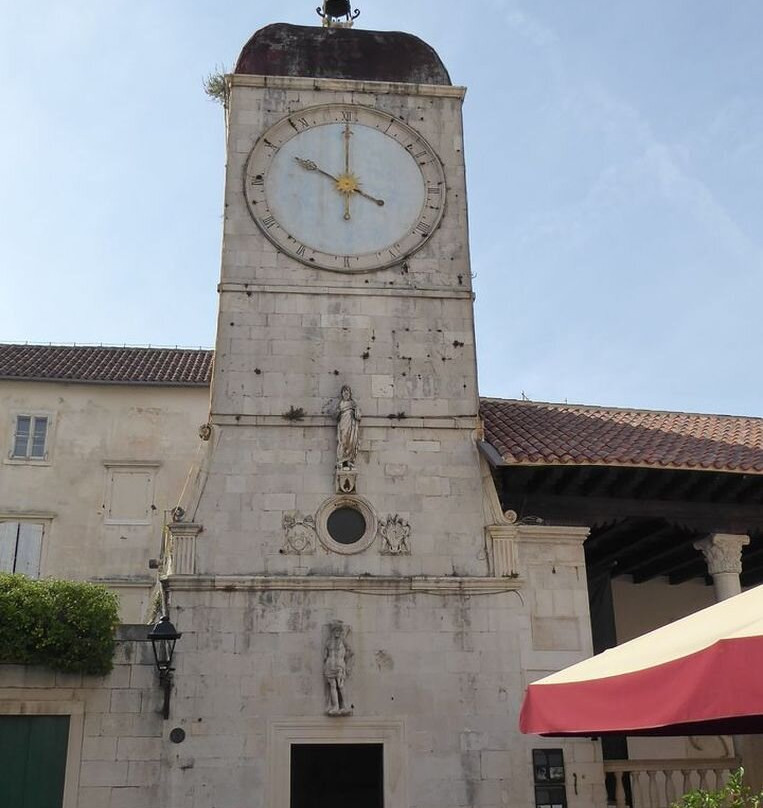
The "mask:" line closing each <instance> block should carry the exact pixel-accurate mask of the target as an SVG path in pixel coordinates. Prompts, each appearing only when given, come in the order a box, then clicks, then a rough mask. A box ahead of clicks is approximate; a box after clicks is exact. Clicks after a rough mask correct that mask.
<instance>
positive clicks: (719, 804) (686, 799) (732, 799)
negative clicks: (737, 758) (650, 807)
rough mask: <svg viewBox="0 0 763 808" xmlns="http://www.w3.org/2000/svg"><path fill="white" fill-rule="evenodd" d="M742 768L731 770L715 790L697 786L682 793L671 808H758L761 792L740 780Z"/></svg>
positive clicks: (761, 796)
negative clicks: (754, 790) (726, 779)
mask: <svg viewBox="0 0 763 808" xmlns="http://www.w3.org/2000/svg"><path fill="white" fill-rule="evenodd" d="M743 777H744V769H737V770H736V771H735V772H732V773H731V775H730V777H729V779H728V782H727V783H726V785H724V786H722V787H721V788H719V789H717V790H716V791H705V790H704V789H701V788H698V789H697V790H696V791H690V792H689V793H688V794H684V796H683V797H681V799H680V801H679V802H674V803H673V805H672V806H671V808H759V806H761V805H763V792H760V793H754V792H753V791H752V789H751V788H750V787H749V786H746V785H745V784H744V783H743V782H742V778H743Z"/></svg>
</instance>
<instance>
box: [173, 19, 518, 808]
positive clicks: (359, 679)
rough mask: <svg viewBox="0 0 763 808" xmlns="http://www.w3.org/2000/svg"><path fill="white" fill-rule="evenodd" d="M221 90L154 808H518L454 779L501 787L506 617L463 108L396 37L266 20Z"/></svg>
mask: <svg viewBox="0 0 763 808" xmlns="http://www.w3.org/2000/svg"><path fill="white" fill-rule="evenodd" d="M348 5H349V4H348ZM228 91H229V92H228V103H227V169H226V172H227V173H226V192H225V217H224V235H223V250H222V273H221V281H220V285H219V293H220V308H219V322H218V333H217V345H216V354H215V367H214V378H213V383H212V399H211V414H210V422H209V424H208V425H206V427H205V428H203V430H202V438H203V439H204V443H203V444H202V446H203V459H202V461H201V462H200V465H199V467H198V468H197V469H196V470H195V473H194V474H193V475H192V485H190V486H189V488H188V490H187V492H186V494H185V495H184V500H183V501H182V502H181V503H180V504H181V506H182V507H181V508H179V509H178V511H177V515H178V521H176V522H175V523H174V524H172V525H171V526H170V529H169V537H168V546H167V551H166V554H165V574H164V576H163V582H164V586H165V591H166V594H167V598H168V601H169V604H170V609H171V611H172V615H173V620H174V622H175V623H176V624H177V626H178V628H179V629H180V630H181V631H182V632H183V642H182V643H181V644H180V645H179V647H178V654H177V665H178V667H177V672H176V676H175V685H176V693H175V696H174V698H173V718H172V723H174V724H177V725H180V726H183V727H185V728H186V730H187V731H188V729H190V739H191V743H190V744H187V747H178V748H177V749H176V750H175V749H172V753H171V754H170V759H169V760H168V762H167V765H168V766H169V770H170V772H169V778H168V780H167V782H166V793H165V795H164V799H163V803H162V804H164V805H166V806H171V807H172V808H175V806H177V808H180V806H181V805H182V806H186V805H188V804H189V802H188V800H189V799H193V805H194V806H198V807H199V808H206V807H207V806H208V808H212V807H213V806H223V805H225V806H244V805H246V806H252V808H254V806H258V807H259V806H262V808H265V807H266V806H267V808H302V807H303V806H307V805H308V804H309V805H313V804H321V805H323V804H324V803H325V804H329V802H330V804H331V805H332V806H335V807H336V808H341V807H342V806H345V805H347V806H349V805H353V806H354V805H363V806H377V805H379V806H381V805H383V806H385V808H408V806H413V805H415V806H432V807H433V808H434V806H437V807H438V808H442V806H447V805H456V804H458V805H466V804H468V805H485V806H488V805H491V806H492V805H496V806H497V805H504V804H518V803H519V801H520V800H519V799H517V801H516V802H514V796H515V794H514V792H512V789H519V790H518V791H516V794H520V795H521V797H522V799H524V798H525V797H526V796H527V795H526V794H525V791H523V790H522V789H524V788H525V786H524V785H522V787H521V788H520V787H519V786H517V785H516V784H515V785H511V784H510V783H509V784H508V785H505V784H503V779H502V778H509V779H510V777H509V775H510V771H509V772H508V773H506V772H503V773H501V772H499V771H498V767H493V769H484V770H483V769H481V764H480V760H481V759H482V758H481V755H482V752H481V750H482V748H483V747H484V746H485V744H489V748H490V749H491V750H493V751H494V752H495V754H496V755H500V754H503V755H504V756H506V761H507V764H506V765H507V766H509V756H510V748H511V744H512V743H513V741H512V740H511V739H512V738H514V737H515V735H516V732H515V730H514V727H515V726H516V711H517V709H518V700H519V698H520V697H521V682H520V675H519V670H518V663H517V662H516V657H517V644H518V636H519V635H520V633H521V632H522V630H523V628H522V627H523V625H524V623H523V622H522V617H521V610H520V609H519V608H518V606H519V605H520V602H519V599H518V598H517V597H516V593H515V592H513V590H515V589H517V586H518V585H517V583H516V581H515V575H514V574H513V568H512V566H511V559H510V557H509V556H510V553H508V555H507V554H504V555H503V556H501V555H500V553H499V554H496V552H495V548H494V546H493V542H492V538H491V536H492V535H493V534H491V532H490V530H491V528H490V526H491V521H490V519H489V518H486V516H485V509H484V506H483V485H482V475H481V467H480V461H479V455H478V451H477V440H478V438H479V418H478V395H477V373H476V361H475V347H474V327H473V326H474V323H473V312H472V297H473V296H472V288H471V272H470V265H469V249H468V231H467V205H466V191H465V176H464V154H463V135H462V122H461V105H462V101H463V98H464V89H463V88H461V87H456V86H453V85H452V84H451V82H450V79H449V76H448V73H447V71H446V69H445V67H444V66H443V64H442V62H441V61H440V59H439V57H438V56H437V54H436V53H435V52H434V51H433V50H432V48H431V47H429V46H428V45H426V44H425V43H424V42H422V41H421V40H419V39H417V38H415V37H413V36H410V35H407V34H402V33H381V32H371V31H361V30H358V29H357V28H355V29H352V30H351V29H350V28H349V27H336V26H326V27H314V28H313V27H298V26H292V25H281V24H278V25H270V26H268V27H266V28H264V29H262V30H260V31H258V32H257V33H256V34H255V35H254V36H253V37H252V38H251V39H250V41H249V42H248V43H247V44H246V45H245V47H244V49H243V51H242V52H241V55H240V57H239V59H238V62H237V65H236V69H235V71H234V73H233V75H232V76H230V77H229V78H228ZM488 510H489V509H488ZM498 540H499V537H498V535H497V534H495V542H498ZM507 546H508V545H507ZM496 559H499V560H500V559H503V560H501V561H500V564H499V566H498V567H497V566H496V563H497V562H496ZM499 567H500V568H499ZM181 646H182V647H181ZM507 693H512V697H511V698H508V697H507V695H506V694H507ZM522 766H524V764H523V763H522V764H519V769H520V771H522V772H524V769H523V768H522ZM509 769H510V767H509ZM522 782H523V783H524V780H522ZM502 794H503V796H501V795H502ZM310 800H317V802H311V801H310Z"/></svg>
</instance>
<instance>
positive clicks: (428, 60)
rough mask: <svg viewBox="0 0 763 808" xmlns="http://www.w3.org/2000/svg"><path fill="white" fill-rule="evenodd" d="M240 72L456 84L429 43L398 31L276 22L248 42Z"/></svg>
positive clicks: (241, 58) (261, 74) (240, 59)
mask: <svg viewBox="0 0 763 808" xmlns="http://www.w3.org/2000/svg"><path fill="white" fill-rule="evenodd" d="M233 72H234V73H249V74H253V75H258V76H303V77H310V78H313V77H315V78H321V79H357V80H359V81H392V82H406V83H411V84H450V76H449V75H448V71H447V70H446V69H445V66H444V65H443V63H442V62H441V61H440V57H439V56H438V55H437V53H436V52H435V50H434V49H433V48H431V47H430V46H429V45H427V44H426V42H423V41H422V40H420V39H419V38H418V37H415V36H412V35H411V34H403V33H400V32H398V31H363V30H356V29H352V28H317V27H314V26H305V25H286V24H285V23H275V24H274V25H268V26H266V27H265V28H262V29H260V30H259V31H257V33H256V34H255V35H254V36H253V37H252V38H251V39H250V40H249V42H247V43H246V45H245V46H244V49H243V50H242V51H241V55H240V56H239V57H238V62H237V63H236V69H235V70H234V71H233Z"/></svg>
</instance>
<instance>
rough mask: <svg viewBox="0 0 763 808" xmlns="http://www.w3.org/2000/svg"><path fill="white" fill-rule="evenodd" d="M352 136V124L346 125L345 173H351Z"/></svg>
mask: <svg viewBox="0 0 763 808" xmlns="http://www.w3.org/2000/svg"><path fill="white" fill-rule="evenodd" d="M351 137H352V130H351V129H350V124H348V123H346V124H345V125H344V173H345V174H349V173H350V138H351Z"/></svg>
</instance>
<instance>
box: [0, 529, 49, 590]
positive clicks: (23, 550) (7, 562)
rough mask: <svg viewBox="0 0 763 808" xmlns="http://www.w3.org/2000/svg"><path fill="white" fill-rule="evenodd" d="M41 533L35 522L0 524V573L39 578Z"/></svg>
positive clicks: (41, 530)
mask: <svg viewBox="0 0 763 808" xmlns="http://www.w3.org/2000/svg"><path fill="white" fill-rule="evenodd" d="M42 533H43V526H42V525H41V524H39V523H37V522H0V572H17V573H21V574H22V575H27V576H29V577H30V578H39V577H40V556H41V554H42Z"/></svg>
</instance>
